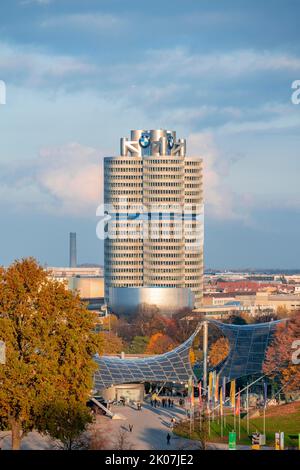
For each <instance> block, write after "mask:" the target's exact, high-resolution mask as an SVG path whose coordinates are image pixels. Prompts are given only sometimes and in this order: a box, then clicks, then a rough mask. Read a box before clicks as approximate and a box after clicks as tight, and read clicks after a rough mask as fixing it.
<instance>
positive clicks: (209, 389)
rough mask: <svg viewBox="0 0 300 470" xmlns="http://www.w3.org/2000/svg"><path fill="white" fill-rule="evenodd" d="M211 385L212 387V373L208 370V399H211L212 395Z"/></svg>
mask: <svg viewBox="0 0 300 470" xmlns="http://www.w3.org/2000/svg"><path fill="white" fill-rule="evenodd" d="M212 387H213V373H212V372H210V373H209V376H208V397H207V398H208V401H210V400H211V397H212Z"/></svg>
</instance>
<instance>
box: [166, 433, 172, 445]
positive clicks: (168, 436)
mask: <svg viewBox="0 0 300 470" xmlns="http://www.w3.org/2000/svg"><path fill="white" fill-rule="evenodd" d="M170 440H171V436H170V434H169V433H168V434H167V445H168V446H169V445H170Z"/></svg>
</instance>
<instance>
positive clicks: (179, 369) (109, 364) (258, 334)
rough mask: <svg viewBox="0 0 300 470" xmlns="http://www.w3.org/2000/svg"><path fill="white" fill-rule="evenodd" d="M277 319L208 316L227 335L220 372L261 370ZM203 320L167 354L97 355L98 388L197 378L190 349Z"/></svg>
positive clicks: (239, 374) (230, 374)
mask: <svg viewBox="0 0 300 470" xmlns="http://www.w3.org/2000/svg"><path fill="white" fill-rule="evenodd" d="M282 321H284V320H278V321H273V322H268V323H257V324H253V325H233V324H225V323H221V322H218V321H216V320H207V322H208V323H211V324H213V325H215V326H216V327H217V328H219V329H220V330H221V331H222V333H223V334H224V335H225V336H226V337H227V338H228V341H229V348H230V352H229V354H228V356H227V358H226V359H225V361H224V363H223V365H222V366H221V368H220V371H219V373H220V376H221V377H226V379H227V380H231V379H235V378H238V377H242V376H246V375H251V374H257V373H260V372H261V371H262V365H263V362H264V358H265V354H266V349H267V347H268V345H269V343H270V340H271V338H272V336H273V334H274V332H275V330H276V327H277V325H278V323H280V322H282ZM201 328H202V324H199V326H198V327H197V329H196V331H195V332H194V333H193V334H192V336H191V337H190V338H189V339H188V340H187V341H185V342H184V343H183V344H181V345H180V346H178V347H177V348H175V349H173V350H172V351H169V352H167V353H165V354H160V355H157V356H150V357H146V358H138V359H121V358H120V357H114V356H101V357H100V356H96V357H95V361H96V363H97V365H98V366H99V368H98V370H97V371H96V373H95V377H94V380H95V387H96V388H97V389H100V388H104V387H110V386H111V385H117V384H125V383H133V382H175V383H186V382H187V381H188V380H189V378H190V377H191V376H192V377H194V378H195V380H196V377H195V375H194V372H193V368H192V365H191V363H190V349H191V347H192V344H193V341H194V339H195V337H196V336H197V334H198V333H199V332H200V330H201Z"/></svg>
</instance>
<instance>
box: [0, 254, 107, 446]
mask: <svg viewBox="0 0 300 470" xmlns="http://www.w3.org/2000/svg"><path fill="white" fill-rule="evenodd" d="M95 323H96V318H95V314H93V313H92V312H89V311H88V310H87V309H86V307H85V306H84V305H83V304H82V303H81V301H80V299H79V297H78V295H77V294H74V293H72V292H70V291H68V290H67V289H66V287H65V286H64V285H63V284H62V283H59V282H57V281H55V280H53V279H51V278H49V276H48V273H47V272H46V271H45V270H44V269H43V268H42V267H41V266H39V265H38V264H37V262H36V261H35V260H34V259H32V258H28V259H23V260H21V261H16V262H14V263H13V264H12V265H11V266H10V267H8V268H7V269H3V268H1V269H0V340H2V341H4V342H5V343H6V364H5V365H3V366H0V383H1V386H0V419H1V424H2V426H6V428H7V429H10V430H11V431H12V448H13V449H19V448H20V443H21V439H22V437H23V436H24V434H25V433H26V432H28V431H30V430H32V429H34V427H35V424H36V414H37V412H38V410H41V409H42V408H43V407H44V406H46V405H47V404H49V403H51V402H53V400H54V399H55V400H62V401H65V402H67V401H77V402H80V403H85V402H86V399H87V397H88V394H89V392H90V390H91V388H92V381H93V373H94V371H95V369H96V367H97V366H96V364H95V363H94V361H93V355H94V354H95V353H96V352H99V353H100V352H101V342H100V338H99V336H98V335H97V334H96V333H95V332H94V328H95Z"/></svg>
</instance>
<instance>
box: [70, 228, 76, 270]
mask: <svg viewBox="0 0 300 470" xmlns="http://www.w3.org/2000/svg"><path fill="white" fill-rule="evenodd" d="M76 267H77V250H76V233H75V232H71V233H70V268H76Z"/></svg>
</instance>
